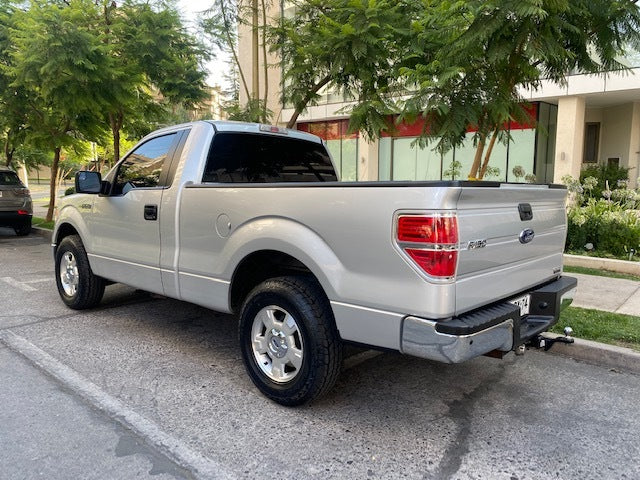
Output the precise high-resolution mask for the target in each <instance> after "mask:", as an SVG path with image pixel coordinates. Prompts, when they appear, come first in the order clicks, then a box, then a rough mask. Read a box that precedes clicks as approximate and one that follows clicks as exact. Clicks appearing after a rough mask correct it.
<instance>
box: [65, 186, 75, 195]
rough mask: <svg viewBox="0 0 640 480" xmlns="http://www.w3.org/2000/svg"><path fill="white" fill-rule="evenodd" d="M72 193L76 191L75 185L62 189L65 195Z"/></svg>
mask: <svg viewBox="0 0 640 480" xmlns="http://www.w3.org/2000/svg"><path fill="white" fill-rule="evenodd" d="M74 193H76V187H69V188H67V189H66V190H65V191H64V194H65V196H66V195H73V194H74Z"/></svg>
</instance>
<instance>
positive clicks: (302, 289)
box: [239, 277, 342, 406]
mask: <svg viewBox="0 0 640 480" xmlns="http://www.w3.org/2000/svg"><path fill="white" fill-rule="evenodd" d="M239 336H240V349H241V352H242V359H243V361H244V364H245V367H246V369H247V373H248V374H249V377H250V378H251V380H252V381H253V383H254V384H255V385H256V387H258V389H259V390H260V391H261V392H262V393H263V394H264V395H265V396H267V397H268V398H270V399H271V400H273V401H275V402H277V403H280V404H281V405H286V406H295V405H301V404H304V403H308V402H311V401H312V400H314V399H316V398H318V397H320V396H322V395H323V394H325V393H327V392H328V391H329V390H330V389H331V388H332V387H333V385H334V384H335V382H336V379H337V378H338V374H339V373H340V366H341V364H342V344H341V342H340V337H339V335H338V331H337V328H336V326H335V320H334V318H333V312H332V310H331V306H330V304H329V300H328V298H327V297H326V295H325V293H324V292H323V291H322V289H321V288H320V286H319V285H318V284H317V283H316V282H315V281H314V280H313V279H310V278H307V277H279V278H273V279H269V280H266V281H264V282H263V283H261V284H260V285H258V286H257V287H256V288H254V289H253V290H252V291H251V293H249V295H248V296H247V299H246V300H245V302H244V305H243V307H242V312H241V314H240V325H239Z"/></svg>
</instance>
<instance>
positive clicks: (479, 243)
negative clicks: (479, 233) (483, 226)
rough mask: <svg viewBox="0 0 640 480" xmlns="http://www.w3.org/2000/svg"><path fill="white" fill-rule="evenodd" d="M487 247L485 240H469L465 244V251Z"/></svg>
mask: <svg viewBox="0 0 640 480" xmlns="http://www.w3.org/2000/svg"><path fill="white" fill-rule="evenodd" d="M486 246H487V240H486V239H483V240H471V241H470V242H469V243H468V244H467V250H475V249H476V248H484V247H486Z"/></svg>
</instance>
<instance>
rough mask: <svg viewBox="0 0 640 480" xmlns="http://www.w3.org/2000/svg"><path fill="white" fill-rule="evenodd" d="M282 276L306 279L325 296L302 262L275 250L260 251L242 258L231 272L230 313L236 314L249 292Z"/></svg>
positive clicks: (317, 280)
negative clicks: (310, 280)
mask: <svg viewBox="0 0 640 480" xmlns="http://www.w3.org/2000/svg"><path fill="white" fill-rule="evenodd" d="M284 276H304V277H308V278H310V279H312V280H313V281H314V282H315V283H316V284H317V285H318V287H319V288H320V289H321V290H322V292H323V293H324V294H325V295H326V292H325V290H324V288H323V287H322V283H321V282H320V280H319V279H318V277H317V276H316V275H315V274H314V273H313V271H312V270H311V269H310V268H309V267H308V266H307V265H305V264H304V263H303V262H301V261H300V260H298V259H297V258H295V257H293V256H291V255H289V254H287V253H283V252H280V251H277V250H260V251H256V252H253V253H251V254H249V255H247V256H246V257H244V258H243V259H242V261H241V262H240V263H239V264H238V265H237V266H236V268H235V270H234V272H233V276H232V277H231V287H230V289H229V306H230V307H231V311H232V312H235V313H238V312H239V311H240V308H241V307H242V303H243V302H244V300H245V298H246V297H247V295H248V294H249V292H251V290H253V289H254V288H255V287H256V286H258V285H259V284H261V283H262V282H264V281H265V280H268V279H270V278H276V277H284Z"/></svg>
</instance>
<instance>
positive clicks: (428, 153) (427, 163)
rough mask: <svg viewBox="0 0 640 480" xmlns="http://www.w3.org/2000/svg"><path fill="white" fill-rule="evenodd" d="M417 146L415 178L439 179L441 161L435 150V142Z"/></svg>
mask: <svg viewBox="0 0 640 480" xmlns="http://www.w3.org/2000/svg"><path fill="white" fill-rule="evenodd" d="M417 148H418V152H417V159H416V180H440V179H441V178H442V163H441V159H440V154H439V153H438V152H436V151H435V144H433V143H432V144H430V145H427V146H426V147H425V148H420V147H417Z"/></svg>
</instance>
